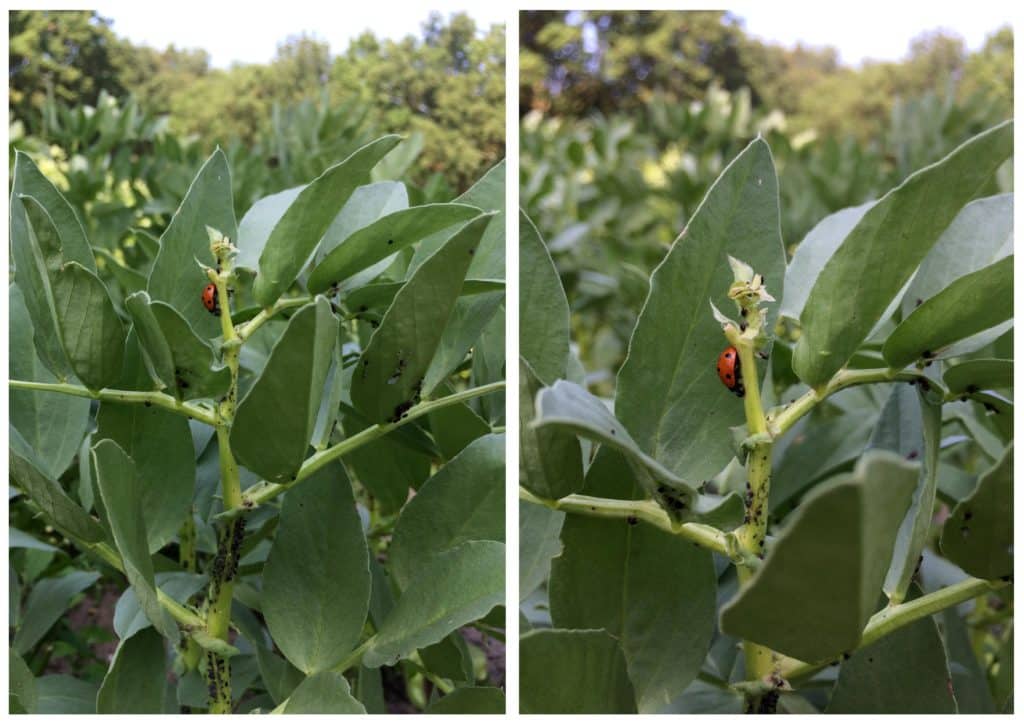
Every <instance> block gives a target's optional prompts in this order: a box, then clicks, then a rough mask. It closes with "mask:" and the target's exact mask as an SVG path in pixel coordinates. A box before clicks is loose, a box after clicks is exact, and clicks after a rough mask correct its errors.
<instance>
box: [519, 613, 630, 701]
mask: <svg viewBox="0 0 1024 724" xmlns="http://www.w3.org/2000/svg"><path fill="white" fill-rule="evenodd" d="M519 676H520V679H519V681H520V684H519V691H520V694H519V713H520V714H635V713H636V704H635V703H634V699H633V686H632V684H631V683H630V681H629V676H628V675H627V674H626V660H625V658H624V657H623V655H622V649H620V648H619V644H618V642H617V641H616V640H615V639H614V638H612V637H611V636H610V635H608V634H607V633H606V632H604V631H564V630H550V629H549V630H540V631H531V632H530V633H528V634H526V635H525V636H523V637H522V638H521V639H520V641H519Z"/></svg>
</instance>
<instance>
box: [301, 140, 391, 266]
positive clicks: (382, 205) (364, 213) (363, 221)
mask: <svg viewBox="0 0 1024 724" xmlns="http://www.w3.org/2000/svg"><path fill="white" fill-rule="evenodd" d="M407 145H408V143H403V144H402V145H401V146H400V147H399V148H400V150H404V149H405V147H406V146H407ZM394 155H395V154H394V152H392V153H389V154H388V155H387V156H385V159H389V158H392V157H394ZM386 162H387V161H386V160H384V161H382V162H381V163H386ZM380 166H381V164H380V163H378V164H377V166H375V167H374V169H379V168H380ZM371 176H372V173H371ZM407 208H409V192H408V190H407V189H406V188H405V184H404V183H402V182H400V181H380V182H376V183H371V184H367V185H366V186H360V187H359V188H357V189H356V190H355V191H353V192H352V195H351V196H349V197H348V201H346V202H345V205H344V206H342V207H341V211H339V212H338V215H337V216H335V217H334V220H333V221H332V222H331V225H330V227H328V229H327V231H326V233H324V238H323V239H322V240H321V242H320V246H319V247H318V248H317V250H316V259H317V261H318V262H319V261H321V260H322V259H323V258H324V257H326V256H327V255H328V254H330V253H331V252H332V251H334V248H335V247H336V246H338V244H340V243H341V242H343V241H345V239H347V238H348V237H350V236H352V234H354V233H356V232H357V231H359V230H360V229H362V228H363V227H365V226H369V225H370V224H372V223H373V222H375V221H376V220H377V219H379V218H381V217H382V216H387V215H388V214H393V213H394V212H396V211H401V210H402V209H407Z"/></svg>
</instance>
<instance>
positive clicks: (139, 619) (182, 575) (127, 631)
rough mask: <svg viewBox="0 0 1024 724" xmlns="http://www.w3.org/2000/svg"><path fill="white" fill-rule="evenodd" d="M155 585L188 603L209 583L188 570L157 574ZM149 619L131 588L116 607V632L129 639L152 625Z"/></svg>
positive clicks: (119, 636)
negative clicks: (192, 596)
mask: <svg viewBox="0 0 1024 724" xmlns="http://www.w3.org/2000/svg"><path fill="white" fill-rule="evenodd" d="M154 578H155V580H154V583H155V585H156V586H157V587H158V588H159V589H160V590H161V591H163V592H164V593H166V594H167V595H168V596H170V597H171V598H173V599H174V600H175V601H177V602H178V603H182V604H184V603H186V602H187V601H188V599H189V597H190V596H191V595H192V594H194V593H196V592H197V591H199V590H200V589H201V588H203V586H205V585H206V583H207V577H206V576H205V575H200V574H198V573H188V572H186V571H167V572H164V573H157V574H156V575H155V577H154ZM150 625H151V624H150V622H149V619H148V618H146V614H145V612H144V611H143V610H142V608H141V607H140V606H139V598H138V596H136V595H135V590H134V589H132V588H129V589H128V590H127V591H125V592H124V593H123V594H121V598H119V599H117V606H115V607H114V633H116V634H117V637H118V638H121V639H127V638H131V637H132V636H134V635H135V634H136V633H137V632H139V631H141V630H142V629H144V628H147V627H148V626H150Z"/></svg>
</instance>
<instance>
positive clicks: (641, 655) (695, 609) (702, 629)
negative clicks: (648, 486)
mask: <svg viewBox="0 0 1024 724" xmlns="http://www.w3.org/2000/svg"><path fill="white" fill-rule="evenodd" d="M585 492H586V493H587V494H588V495H597V496H602V497H612V498H619V499H633V498H635V497H636V495H637V493H638V492H639V488H638V487H637V486H636V484H635V483H633V479H632V476H631V475H630V467H629V465H628V464H627V463H626V461H625V460H624V459H623V456H622V455H621V454H619V453H617V452H615V451H613V450H611V449H609V448H607V447H602V448H601V450H600V451H599V452H598V455H597V458H595V460H594V463H593V464H592V465H591V467H590V470H589V471H588V472H587V485H586V489H585ZM715 581H716V577H715V570H714V565H713V563H712V558H711V553H710V552H709V551H708V550H706V549H703V548H699V547H697V546H694V545H693V544H692V543H691V542H690V541H687V540H685V539H683V538H680V537H679V536H674V535H671V534H669V533H666V532H664V531H661V530H658V529H657V528H654V527H652V526H648V525H630V524H629V523H628V522H627V521H625V520H603V519H599V518H590V517H586V516H568V517H567V518H566V520H565V523H564V524H563V525H562V554H561V555H560V556H558V557H557V558H555V559H554V560H553V561H552V562H551V578H550V580H549V582H548V592H549V594H550V597H551V618H552V621H553V623H554V625H555V626H556V627H558V628H572V629H596V628H603V629H604V630H605V631H607V632H608V633H609V634H611V635H613V636H614V637H615V638H616V639H617V640H618V642H619V644H620V645H621V647H622V652H623V654H624V655H625V660H626V665H627V667H628V669H629V677H630V679H631V680H632V682H633V688H634V689H635V691H636V706H637V707H638V708H639V710H640V711H641V712H642V713H655V712H658V711H660V710H662V709H663V708H664V707H665V706H667V705H668V704H669V702H671V701H672V699H673V698H675V696H676V695H677V694H678V692H680V691H682V690H683V689H684V688H686V686H687V685H688V684H689V683H690V682H691V681H692V680H693V679H694V677H696V675H697V672H698V671H699V669H700V666H701V663H702V662H703V661H704V658H705V656H706V654H707V651H708V647H709V645H710V643H711V637H712V635H713V633H714V612H715V587H716V584H715ZM683 621H685V622H686V625H683V626H681V625H680V622H683ZM520 657H521V661H522V660H525V658H526V657H525V654H523V653H522V651H521V652H520ZM521 668H522V667H521ZM524 671H525V670H524Z"/></svg>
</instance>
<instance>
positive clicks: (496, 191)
mask: <svg viewBox="0 0 1024 724" xmlns="http://www.w3.org/2000/svg"><path fill="white" fill-rule="evenodd" d="M457 200H458V201H459V202H460V203H463V204H469V205H471V206H476V207H477V208H480V209H483V210H484V211H501V210H502V209H504V208H505V159H501V160H500V161H498V162H497V163H496V164H494V165H493V166H491V167H490V168H489V169H487V172H486V173H485V174H484V175H483V176H481V177H480V178H479V179H477V182H476V183H475V184H473V185H472V186H470V187H469V189H468V190H467V191H466V192H465V193H464V194H462V195H461V196H460V197H459V198H458V199H457Z"/></svg>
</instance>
